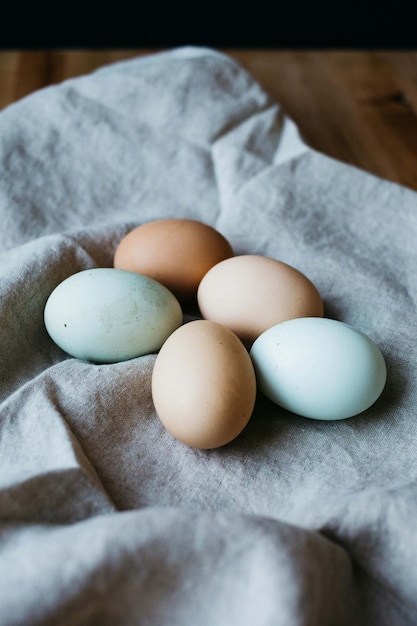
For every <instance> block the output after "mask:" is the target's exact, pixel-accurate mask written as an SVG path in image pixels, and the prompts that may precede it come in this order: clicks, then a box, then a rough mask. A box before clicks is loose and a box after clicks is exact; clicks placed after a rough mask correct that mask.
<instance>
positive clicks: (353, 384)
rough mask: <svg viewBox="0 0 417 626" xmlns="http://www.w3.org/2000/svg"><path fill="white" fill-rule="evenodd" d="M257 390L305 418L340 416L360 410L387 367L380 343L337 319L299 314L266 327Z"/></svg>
mask: <svg viewBox="0 0 417 626" xmlns="http://www.w3.org/2000/svg"><path fill="white" fill-rule="evenodd" d="M250 356H251V358H252V361H253V364H254V367H255V371H256V377H257V383H258V387H259V389H260V390H261V391H262V392H263V393H264V394H265V395H266V396H267V397H268V398H269V399H270V400H272V401H273V402H275V403H276V404H278V405H279V406H281V407H283V408H285V409H287V410H289V411H292V412H293V413H296V414H298V415H301V416H303V417H308V418H312V419H317V420H341V419H345V418H349V417H353V416H354V415H358V414H359V413H362V412H363V411H365V410H366V409H368V408H369V407H370V406H371V405H372V404H374V402H376V400H377V399H378V397H379V396H380V394H381V393H382V391H383V389H384V386H385V382H386V378H387V370H386V365H385V361H384V358H383V356H382V353H381V351H380V350H379V348H378V346H377V345H376V344H375V343H374V342H373V341H372V340H371V339H370V338H369V337H368V336H367V335H366V334H364V333H362V332H361V331H359V330H357V329H355V328H353V327H352V326H349V325H348V324H345V323H343V322H339V321H337V320H332V319H327V318H299V319H293V320H289V321H286V322H283V323H281V324H278V325H276V326H274V327H272V328H270V329H268V330H267V331H265V332H264V333H263V334H262V335H261V336H260V337H258V339H257V340H256V341H255V343H254V344H253V346H252V348H251V351H250Z"/></svg>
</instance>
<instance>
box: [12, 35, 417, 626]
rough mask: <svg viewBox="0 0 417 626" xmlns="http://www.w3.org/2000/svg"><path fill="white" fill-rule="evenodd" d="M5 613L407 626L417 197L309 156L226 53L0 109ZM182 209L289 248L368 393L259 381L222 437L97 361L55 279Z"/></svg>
mask: <svg viewBox="0 0 417 626" xmlns="http://www.w3.org/2000/svg"><path fill="white" fill-rule="evenodd" d="M0 163H1V167H0V221H1V229H0V246H1V250H2V252H1V254H0V274H1V279H0V299H1V300H0V302H1V318H0V319H1V334H0V342H1V352H0V355H1V362H0V401H1V404H0V625H1V626H5V625H7V626H10V625H14V626H15V625H19V626H20V625H25V626H29V625H35V624H36V625H42V626H45V625H49V624H59V625H60V626H62V625H71V626H72V625H77V626H78V625H80V624H82V625H84V624H86V625H93V624H94V625H110V624H111V625H113V624H118V625H131V624H132V625H136V624H139V625H146V626H148V625H151V626H154V625H158V626H160V625H162V626H234V625H238V626H246V625H247V626H304V625H306V626H307V625H308V626H331V625H332V626H343V625H345V624H346V625H349V626H352V624H355V625H356V626H360V625H363V626H365V625H366V626H409V625H411V624H416V623H417V567H416V563H417V533H416V524H417V522H416V520H417V484H416V475H417V420H416V416H417V408H416V407H417V389H416V368H417V358H416V357H417V342H416V334H417V333H416V331H417V317H416V307H417V271H416V267H417V246H416V241H417V195H416V194H415V193H414V192H412V191H410V190H407V189H405V188H403V187H401V186H399V185H395V184H393V183H389V182H387V181H384V180H381V179H379V178H377V177H374V176H371V175H370V174H367V173H365V172H363V171H360V170H359V169H356V168H354V167H351V166H348V165H346V164H343V163H341V162H338V161H336V160H333V159H331V158H328V157H326V156H325V155H323V154H320V153H318V152H316V151H314V150H312V149H310V148H309V147H307V146H305V145H304V144H303V143H302V141H301V140H300V139H299V137H298V134H297V129H296V128H295V126H294V124H293V123H292V122H291V120H289V119H288V118H287V117H285V116H284V115H283V112H282V110H281V107H280V105H279V103H277V102H275V101H273V100H272V99H271V98H270V97H269V96H268V95H267V94H266V93H265V92H264V91H263V90H262V88H261V87H260V86H259V85H258V84H257V82H256V81H255V80H254V79H253V78H252V77H251V76H250V75H249V74H248V73H247V72H246V71H245V70H244V69H243V68H241V67H240V66H239V65H238V64H236V63H235V62H234V61H233V60H232V59H231V58H229V57H228V56H225V55H222V54H219V53H218V52H216V51H214V50H211V49H205V48H193V47H190V48H178V49H174V50H169V51H166V52H161V53H158V54H153V55H150V56H148V57H143V58H137V59H133V60H129V61H125V62H121V63H115V64H113V65H110V66H107V67H104V68H102V69H100V70H99V71H96V72H93V73H92V74H90V75H86V76H83V77H79V78H75V79H71V80H67V81H65V82H63V83H61V84H59V85H55V86H51V87H48V88H46V89H42V90H40V91H38V92H36V93H34V94H32V95H30V96H28V97H26V98H24V99H22V100H21V101H19V102H17V103H15V104H13V105H11V106H9V107H8V108H7V109H5V110H4V111H2V112H1V113H0ZM172 216H175V217H192V218H195V219H198V220H201V221H203V222H206V223H208V224H210V225H212V226H214V227H215V228H217V229H218V230H219V231H220V232H221V233H222V234H224V235H225V236H226V237H227V238H228V240H229V241H230V243H231V244H232V246H233V248H234V250H235V252H236V253H237V254H240V253H256V254H264V255H267V256H272V257H274V258H277V259H279V260H282V261H285V262H286V263H289V264H291V265H293V266H295V267H296V268H297V269H299V270H300V271H302V272H303V273H305V274H306V275H307V276H308V277H309V278H310V279H311V280H312V281H313V282H314V283H315V285H316V286H317V288H318V289H319V291H320V293H321V295H322V297H323V299H324V302H325V315H326V316H327V317H333V318H336V319H339V320H340V321H344V322H347V323H348V324H351V325H352V326H355V327H356V328H358V329H360V330H362V331H363V332H365V333H366V334H368V335H369V336H370V337H371V338H372V339H373V340H374V341H375V342H376V343H377V345H378V346H379V347H380V349H381V351H382V353H383V355H384V357H385V360H386V363H387V368H388V380H387V385H386V388H385V390H384V392H383V394H382V396H381V397H380V399H379V400H378V401H377V403H376V404H375V405H374V406H373V407H371V408H370V409H368V410H367V411H366V412H364V413H363V414H361V415H359V416H357V417H354V418H351V419H348V420H344V421H341V422H333V423H326V422H318V421H313V420H309V419H306V418H302V417H298V416H295V415H292V414H290V413H288V412H286V411H285V410H283V409H280V408H279V407H277V406H275V405H273V404H272V403H270V402H269V401H267V400H266V399H265V398H263V397H262V396H261V395H259V397H258V399H257V404H256V408H255V411H254V414H253V417H252V419H251V420H250V422H249V425H248V426H247V428H246V429H245V430H244V431H243V433H242V434H241V435H240V436H239V437H238V438H237V439H236V440H235V441H234V442H232V443H231V444H229V445H227V446H225V447H223V448H219V449H217V450H211V451H201V450H194V449H191V448H188V447H186V446H185V445H183V444H181V443H179V442H177V441H176V440H174V439H173V438H172V437H171V435H169V433H167V432H166V431H165V430H164V428H163V426H162V425H161V423H160V421H159V419H158V418H157V416H156V414H155V411H154V408H153V404H152V398H151V390H150V381H151V373H152V367H153V363H154V360H155V358H156V356H155V355H147V356H144V357H140V358H137V359H133V360H131V361H127V362H123V363H116V364H112V365H95V364H91V363H86V362H82V361H79V360H77V359H73V358H71V357H69V356H68V355H66V354H64V353H63V352H62V351H61V350H60V349H59V348H58V347H57V346H55V345H54V344H53V342H52V340H51V339H50V338H49V336H48V335H47V333H46V330H45V328H44V324H43V307H44V304H45V302H46V299H47V297H48V296H49V294H50V292H51V291H52V289H53V288H54V287H55V286H56V285H57V284H58V283H59V282H61V281H62V280H63V279H64V278H66V277H67V276H69V275H70V274H73V273H75V272H77V271H79V270H82V269H87V268H92V267H110V266H111V265H112V258H113V253H114V250H115V247H116V246H117V244H118V242H119V241H120V240H121V238H122V237H123V236H124V235H125V234H126V233H127V232H128V231H129V230H131V229H132V228H133V227H134V226H137V225H139V224H141V223H143V222H146V221H149V220H152V219H157V218H162V217H172Z"/></svg>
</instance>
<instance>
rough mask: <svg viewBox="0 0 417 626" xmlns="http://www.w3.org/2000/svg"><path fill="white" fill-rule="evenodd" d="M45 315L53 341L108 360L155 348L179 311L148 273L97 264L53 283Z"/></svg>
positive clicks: (178, 322) (68, 349)
mask: <svg viewBox="0 0 417 626" xmlns="http://www.w3.org/2000/svg"><path fill="white" fill-rule="evenodd" d="M44 321H45V326H46V330H47V331H48V333H49V335H50V336H51V338H52V339H53V341H54V342H55V343H56V344H57V345H58V346H59V347H60V348H62V350H64V351H65V352H67V353H68V354H70V355H71V356H74V357H76V358H78V359H83V360H87V361H93V362H96V363H112V362H116V361H125V360H127V359H131V358H133V357H137V356H141V355H144V354H148V353H153V352H156V351H157V350H159V348H160V347H161V345H162V344H163V342H164V341H165V340H166V339H167V337H168V336H169V335H170V334H171V333H172V332H173V331H174V330H176V329H177V328H178V327H179V326H180V325H181V324H182V321H183V315H182V309H181V306H180V304H179V302H178V300H177V299H176V298H175V296H174V295H173V294H172V293H171V292H170V291H169V290H168V289H167V288H166V287H164V286H163V285H161V284H160V283H158V282H156V281H154V280H153V279H151V278H148V277H147V276H142V275H140V274H137V273H134V272H127V271H125V270H118V269H114V268H96V269H91V270H83V271H81V272H78V273H76V274H73V275H72V276H69V277H68V278H66V279H65V280H64V281H62V282H61V283H60V284H59V285H58V286H57V287H55V289H54V290H53V291H52V293H51V294H50V296H49V298H48V300H47V302H46V304H45V309H44Z"/></svg>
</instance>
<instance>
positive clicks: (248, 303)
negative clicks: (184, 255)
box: [197, 254, 323, 346]
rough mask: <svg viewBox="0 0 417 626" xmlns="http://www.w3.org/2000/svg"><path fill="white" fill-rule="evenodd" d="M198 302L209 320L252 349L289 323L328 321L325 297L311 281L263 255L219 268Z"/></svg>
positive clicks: (204, 284) (235, 259) (237, 258)
mask: <svg viewBox="0 0 417 626" xmlns="http://www.w3.org/2000/svg"><path fill="white" fill-rule="evenodd" d="M197 299H198V305H199V308H200V311H201V314H202V316H203V317H204V318H206V319H210V320H213V321H215V322H218V323H220V324H223V325H224V326H227V327H228V328H230V329H231V330H232V331H233V332H235V333H236V334H237V335H238V337H240V339H241V340H242V341H243V342H244V343H245V345H247V346H251V345H252V343H253V342H254V341H255V339H257V337H259V335H261V333H263V332H264V331H265V330H267V329H268V328H271V327H272V326H275V325H276V324H279V323H281V322H284V321H286V320H289V319H294V318H298V317H323V302H322V299H321V296H320V294H319V292H318V290H317V288H316V287H315V286H314V284H313V283H312V282H311V281H310V280H309V279H308V278H307V276H305V275H304V274H302V273H301V272H300V271H299V270H297V269H296V268H295V267H292V266H291V265H288V264H286V263H283V262H282V261H278V260H276V259H272V258H270V257H264V256H260V255H250V254H248V255H239V256H235V257H232V258H229V259H226V260H224V261H221V262H220V263H217V264H216V265H215V266H214V267H213V268H211V269H210V270H209V271H208V272H207V274H206V275H205V276H204V278H203V279H202V281H201V282H200V285H199V288H198V292H197Z"/></svg>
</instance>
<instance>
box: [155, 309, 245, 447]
mask: <svg viewBox="0 0 417 626" xmlns="http://www.w3.org/2000/svg"><path fill="white" fill-rule="evenodd" d="M152 398H153V402H154V406H155V410H156V413H157V415H158V416H159V419H160V420H161V422H162V424H163V425H164V426H165V428H166V429H167V430H168V431H169V432H170V433H171V435H173V437H174V438H176V439H178V440H179V441H181V442H182V443H184V444H186V445H188V446H190V447H193V448H200V449H210V448H218V447H220V446H223V445H225V444H227V443H229V442H230V441H232V440H233V439H235V438H236V437H237V436H238V435H239V434H240V433H241V432H242V430H243V429H244V428H245V426H246V425H247V423H248V421H249V419H250V417H251V415H252V412H253V408H254V404H255V399H256V377H255V371H254V368H253V365H252V361H251V359H250V356H249V354H248V352H247V350H246V348H245V347H244V345H243V344H242V342H241V341H240V340H239V339H238V337H236V335H235V334H234V333H233V332H232V331H231V330H229V329H228V328H225V327H224V326H221V325H220V324H217V323H216V322H211V321H208V320H195V321H191V322H188V323H186V324H184V325H183V326H181V328H178V329H177V330H176V331H175V332H174V333H172V335H170V337H169V338H168V339H167V340H166V342H165V343H164V345H163V346H162V348H161V350H160V351H159V353H158V355H157V357H156V361H155V365H154V369H153V373H152Z"/></svg>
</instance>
